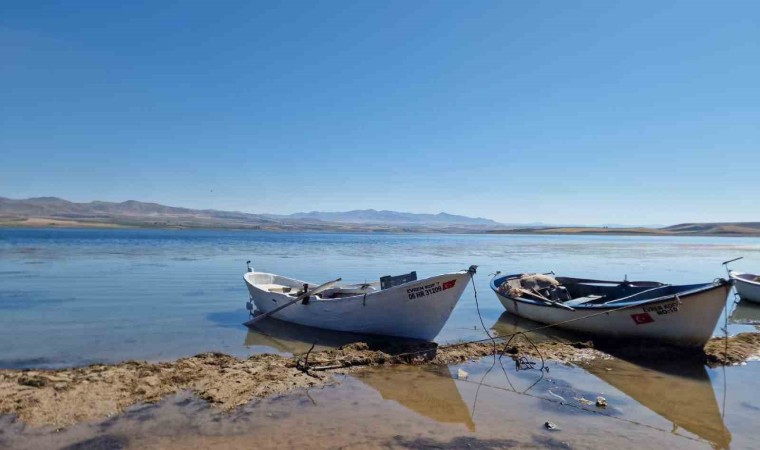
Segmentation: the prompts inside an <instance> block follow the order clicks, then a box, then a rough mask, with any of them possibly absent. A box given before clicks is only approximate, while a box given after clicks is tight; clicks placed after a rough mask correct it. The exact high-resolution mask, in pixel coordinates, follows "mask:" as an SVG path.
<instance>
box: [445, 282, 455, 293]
mask: <svg viewBox="0 0 760 450" xmlns="http://www.w3.org/2000/svg"><path fill="white" fill-rule="evenodd" d="M455 284H457V280H451V281H447V282H445V283H443V290H444V291H445V290H446V289H451V288H453V287H454V285H455Z"/></svg>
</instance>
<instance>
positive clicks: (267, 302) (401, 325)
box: [245, 272, 470, 341]
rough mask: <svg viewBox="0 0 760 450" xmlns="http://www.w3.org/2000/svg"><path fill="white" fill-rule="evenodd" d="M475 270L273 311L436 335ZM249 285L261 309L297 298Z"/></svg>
mask: <svg viewBox="0 0 760 450" xmlns="http://www.w3.org/2000/svg"><path fill="white" fill-rule="evenodd" d="M469 279H470V275H469V274H468V273H467V272H456V273H451V274H445V275H439V276H435V277H431V278H426V279H424V280H418V281H413V282H409V283H405V284H402V285H400V286H396V287H393V288H389V289H385V290H381V291H374V292H370V293H368V294H366V295H358V296H353V297H346V298H337V299H320V298H312V299H311V300H310V301H309V302H308V303H307V304H302V303H301V302H298V303H296V304H294V305H292V306H289V307H287V308H284V309H282V310H281V311H278V312H276V313H274V314H273V315H272V317H274V318H276V319H280V320H282V321H285V322H292V323H297V324H299V325H306V326H310V327H316V328H324V329H327V330H336V331H347V332H352V333H362V334H377V335H385V336H397V337H404V338H410V339H419V340H425V341H432V340H433V339H434V338H435V337H436V335H438V333H439V332H440V331H441V328H443V326H444V324H445V323H446V321H447V320H448V318H449V316H450V315H451V312H452V311H453V310H454V307H455V306H456V304H457V302H458V301H459V298H460V297H461V296H462V292H464V289H465V288H466V287H467V283H468V282H469ZM245 280H246V286H247V287H248V292H249V294H250V297H251V300H252V301H253V303H254V304H255V305H256V309H257V310H258V311H260V312H262V313H266V312H269V311H271V310H273V309H275V308H277V307H279V306H281V305H283V304H285V303H287V302H289V301H292V300H293V297H290V296H288V295H285V294H280V293H276V292H269V291H266V290H262V289H260V288H258V287H257V286H256V285H255V284H253V283H251V282H250V281H249V278H248V274H246V277H245Z"/></svg>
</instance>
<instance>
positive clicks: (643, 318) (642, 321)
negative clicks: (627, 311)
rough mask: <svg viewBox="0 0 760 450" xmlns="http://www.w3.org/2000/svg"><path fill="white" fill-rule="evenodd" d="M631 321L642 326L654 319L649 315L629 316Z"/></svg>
mask: <svg viewBox="0 0 760 450" xmlns="http://www.w3.org/2000/svg"><path fill="white" fill-rule="evenodd" d="M631 319H633V321H634V322H636V325H644V324H645V323H652V322H654V319H653V318H652V316H650V315H649V313H641V314H631Z"/></svg>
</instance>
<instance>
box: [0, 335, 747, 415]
mask: <svg viewBox="0 0 760 450" xmlns="http://www.w3.org/2000/svg"><path fill="white" fill-rule="evenodd" d="M496 348H497V350H498V351H499V352H500V353H503V354H504V357H511V358H512V359H514V360H515V361H517V362H520V361H522V362H523V363H525V362H528V363H529V364H530V363H531V361H532V362H533V363H535V364H536V365H537V367H540V364H541V359H542V358H543V359H544V360H554V361H560V362H566V363H580V362H584V361H590V360H593V359H598V358H609V357H610V355H609V354H608V353H605V352H603V351H601V350H598V349H595V348H594V346H593V344H592V343H591V342H576V343H561V342H541V343H537V344H535V345H534V344H533V343H531V342H529V341H527V340H525V339H520V340H513V341H512V342H510V343H509V345H505V343H504V342H503V341H502V342H499V344H498V346H497V347H496ZM651 350H652V349H651V347H650V348H648V349H647V352H648V353H647V355H648V356H651V355H652V354H651ZM631 352H632V353H638V352H637V351H636V350H635V349H633V350H631ZM493 353H494V345H493V343H491V342H484V343H470V344H460V345H453V346H446V347H435V346H434V345H424V346H408V345H407V346H404V347H395V348H370V347H369V346H368V345H367V344H364V343H357V344H350V345H346V346H344V347H342V348H341V349H338V350H326V351H321V352H313V353H311V354H309V355H308V358H306V357H305V355H301V356H296V357H292V358H288V357H284V356H279V355H255V356H251V357H250V358H247V359H237V358H234V357H232V356H228V355H224V354H221V353H204V354H200V355H197V356H193V357H190V358H182V359H179V360H177V361H173V362H161V363H148V362H139V361H128V362H124V363H121V364H115V365H103V364H95V365H91V366H88V367H81V368H70V369H61V370H0V414H15V415H16V416H17V417H18V418H19V419H20V420H21V421H23V422H25V423H26V424H28V425H30V426H52V427H56V428H61V427H65V426H68V425H71V424H74V423H77V422H82V421H93V420H101V419H105V418H108V417H111V416H113V415H116V414H119V413H120V412H122V411H124V409H125V408H127V407H129V406H131V405H134V404H137V403H155V402H157V401H159V400H161V399H162V398H164V397H165V396H167V395H170V394H173V393H176V392H179V391H191V392H193V393H194V394H195V395H197V396H198V397H200V398H202V399H204V400H206V401H208V402H209V403H210V404H212V405H214V406H216V407H218V408H220V409H222V410H231V409H234V408H236V407H238V406H241V405H243V404H245V403H247V402H249V401H250V400H252V399H254V398H263V397H269V396H272V395H277V394H284V393H286V392H289V391H292V390H295V389H305V388H311V387H316V386H322V385H325V384H328V383H332V382H334V378H333V377H332V374H335V373H348V372H351V371H356V370H361V368H362V367H367V366H378V365H389V364H438V365H443V364H457V363H462V362H465V361H468V360H472V359H477V358H481V357H484V356H489V355H492V354H493ZM668 355H671V356H672V352H670V353H668V352H665V351H663V352H659V353H658V354H657V355H654V356H652V357H668ZM758 356H760V333H742V334H739V335H737V336H734V337H731V338H729V339H728V341H726V340H725V339H724V338H713V339H711V341H710V342H709V343H708V344H707V345H706V346H705V349H704V353H701V352H700V353H699V355H698V356H697V357H699V358H701V359H702V360H703V361H704V363H706V364H709V365H720V364H724V363H725V364H737V363H740V362H742V361H746V360H747V359H752V358H757V357H758Z"/></svg>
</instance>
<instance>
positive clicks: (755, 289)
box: [728, 270, 760, 303]
mask: <svg viewBox="0 0 760 450" xmlns="http://www.w3.org/2000/svg"><path fill="white" fill-rule="evenodd" d="M728 274H729V276H730V277H731V280H732V281H733V282H734V287H735V288H736V293H737V294H739V297H741V299H742V300H747V301H748V302H753V303H760V275H757V274H754V273H744V272H735V271H733V270H732V271H730V272H729V273H728Z"/></svg>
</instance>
